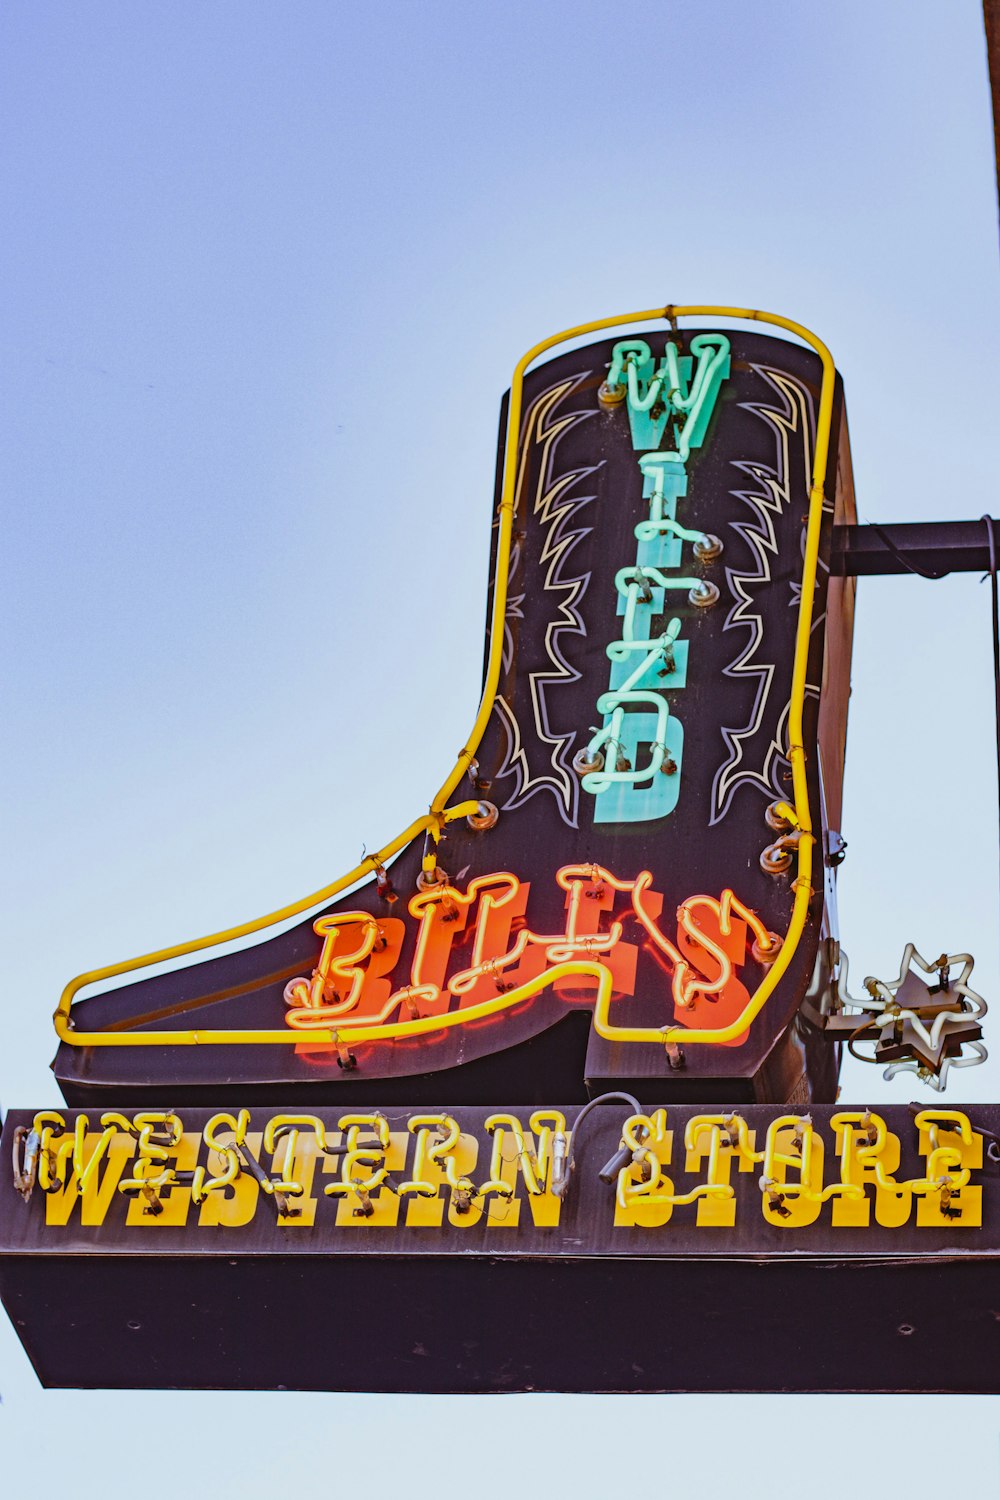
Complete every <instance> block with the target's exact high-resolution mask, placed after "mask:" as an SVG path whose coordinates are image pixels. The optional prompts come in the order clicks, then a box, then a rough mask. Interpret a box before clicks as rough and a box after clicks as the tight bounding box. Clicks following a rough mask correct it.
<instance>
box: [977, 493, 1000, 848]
mask: <svg viewBox="0 0 1000 1500" xmlns="http://www.w3.org/2000/svg"><path fill="white" fill-rule="evenodd" d="M979 519H980V520H981V521H982V522H983V524H984V526H985V527H986V536H987V540H988V542H989V548H990V568H989V579H990V594H991V603H992V615H993V713H994V718H995V721H996V746H997V816H998V818H1000V603H998V587H997V539H996V523H995V521H994V519H993V517H992V516H989V515H986V516H980V518H979ZM984 576H985V575H984Z"/></svg>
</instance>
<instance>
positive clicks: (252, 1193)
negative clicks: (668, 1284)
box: [14, 1107, 984, 1233]
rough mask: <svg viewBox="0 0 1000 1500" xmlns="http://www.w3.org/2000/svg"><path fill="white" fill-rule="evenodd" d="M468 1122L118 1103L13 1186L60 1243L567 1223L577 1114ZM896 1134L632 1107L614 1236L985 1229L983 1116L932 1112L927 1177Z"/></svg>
mask: <svg viewBox="0 0 1000 1500" xmlns="http://www.w3.org/2000/svg"><path fill="white" fill-rule="evenodd" d="M464 1113H465V1112H463V1117H462V1118H459V1116H458V1115H456V1114H451V1113H447V1112H429V1113H428V1112H415V1113H412V1114H409V1115H406V1116H404V1117H402V1118H397V1119H396V1120H395V1122H394V1123H390V1120H389V1119H388V1117H387V1116H386V1115H385V1114H384V1113H382V1112H381V1111H379V1110H368V1111H365V1110H361V1111H351V1112H347V1113H344V1112H341V1113H337V1112H334V1113H333V1114H332V1115H330V1116H327V1117H324V1116H322V1115H319V1114H315V1113H301V1114H293V1113H281V1114H271V1115H268V1116H267V1118H266V1119H265V1120H264V1121H263V1122H257V1123H254V1119H253V1115H252V1112H251V1111H250V1110H248V1109H240V1110H238V1112H236V1113H232V1112H221V1113H217V1114H215V1115H213V1116H212V1117H211V1118H208V1119H206V1120H205V1121H204V1123H202V1124H190V1123H188V1124H186V1123H185V1121H184V1119H183V1117H182V1116H181V1115H179V1114H177V1113H175V1112H173V1111H150V1110H147V1111H141V1112H139V1113H137V1114H134V1115H128V1114H123V1113H121V1112H120V1111H116V1110H108V1111H105V1112H104V1113H102V1114H101V1116H100V1119H99V1121H97V1122H95V1123H94V1124H93V1125H92V1124H91V1120H90V1118H89V1117H88V1116H87V1115H86V1114H77V1115H76V1116H75V1118H70V1119H67V1117H66V1116H65V1115H64V1114H62V1113H61V1112H60V1111H58V1110H40V1111H38V1112H37V1113H36V1114H35V1115H34V1117H30V1116H29V1117H28V1120H29V1122H30V1123H26V1124H23V1125H18V1126H17V1127H16V1137H15V1140H14V1159H15V1164H19V1172H18V1174H17V1177H16V1179H15V1185H16V1187H17V1190H18V1192H19V1193H20V1194H21V1196H22V1198H23V1199H24V1200H25V1201H28V1200H30V1199H31V1197H32V1195H33V1191H34V1189H35V1187H36V1186H37V1188H38V1189H39V1191H40V1193H41V1195H42V1196H43V1198H44V1205H45V1209H44V1222H45V1226H46V1228H47V1230H48V1231H50V1232H52V1231H58V1230H60V1229H63V1228H66V1227H69V1226H71V1225H72V1223H73V1222H74V1220H75V1221H76V1222H78V1223H79V1224H80V1225H82V1226H90V1227H94V1226H98V1225H101V1224H103V1223H104V1222H105V1221H106V1220H107V1219H108V1218H109V1217H110V1216H111V1215H112V1213H113V1212H114V1205H115V1203H116V1202H119V1203H120V1202H121V1199H122V1198H124V1199H125V1200H127V1209H126V1212H125V1221H124V1222H125V1227H126V1229H132V1230H135V1229H138V1228H143V1227H148V1228H152V1229H156V1230H158V1231H164V1230H170V1229H178V1228H182V1227H184V1226H185V1225H188V1224H191V1225H195V1226H197V1227H200V1228H211V1229H224V1230H227V1231H229V1232H230V1233H232V1232H235V1231H238V1230H240V1229H242V1228H245V1227H246V1226H247V1225H249V1224H250V1223H252V1222H253V1220H254V1218H255V1216H256V1215H258V1213H260V1212H261V1211H262V1210H266V1211H267V1212H269V1213H270V1215H271V1218H272V1222H274V1223H275V1224H276V1225H277V1226H278V1227H279V1228H283V1229H291V1230H295V1229H305V1228H311V1227H312V1226H313V1225H315V1224H317V1222H320V1221H321V1218H322V1216H323V1215H324V1214H329V1222H330V1223H331V1224H332V1225H335V1226H336V1227H337V1228H338V1229H351V1228H355V1227H360V1226H367V1227H370V1228H373V1229H380V1228H381V1229H391V1228H394V1227H397V1226H399V1227H406V1228H414V1229H419V1228H424V1229H426V1228H437V1229H441V1228H443V1227H446V1226H447V1227H450V1228H454V1229H459V1230H463V1231H469V1230H473V1229H475V1228H476V1227H477V1226H480V1225H482V1227H484V1228H489V1229H491V1230H492V1229H496V1230H500V1231H502V1232H504V1233H508V1232H510V1231H511V1230H515V1229H517V1228H519V1227H521V1228H524V1227H526V1225H525V1223H524V1221H523V1220H522V1218H521V1207H522V1202H525V1203H526V1205H527V1207H528V1209H529V1213H530V1226H531V1227H533V1228H535V1229H538V1228H546V1227H548V1228H555V1227H558V1226H559V1225H560V1224H561V1222H562V1220H563V1213H564V1209H566V1208H568V1207H569V1206H570V1205H572V1203H573V1202H574V1197H575V1195H573V1194H568V1193H567V1191H566V1188H567V1180H566V1175H565V1170H564V1168H565V1163H566V1160H567V1154H568V1152H569V1150H570V1148H571V1146H572V1145H573V1135H574V1129H575V1127H570V1126H569V1125H567V1117H566V1114H565V1112H564V1111H563V1110H561V1109H554V1108H549V1107H546V1108H538V1109H535V1110H532V1111H531V1112H530V1114H529V1115H528V1117H527V1119H525V1118H524V1115H523V1112H517V1111H512V1110H507V1111H494V1112H492V1113H490V1114H488V1115H486V1116H485V1117H482V1118H479V1119H476V1120H475V1121H469V1120H467V1119H466V1118H465V1117H464ZM893 1123H894V1124H895V1125H896V1127H897V1128H895V1129H893V1128H891V1127H890V1125H889V1123H888V1122H887V1119H886V1117H885V1116H884V1115H882V1114H878V1113H876V1112H874V1111H873V1110H870V1109H840V1110H833V1111H830V1112H828V1118H826V1119H825V1121H824V1122H822V1123H821V1122H819V1121H816V1120H814V1119H813V1117H812V1116H810V1115H801V1114H794V1113H781V1112H779V1111H774V1110H771V1111H769V1112H767V1114H766V1117H765V1118H763V1119H761V1118H759V1117H758V1112H756V1111H750V1112H749V1113H747V1114H744V1113H740V1112H737V1111H729V1112H722V1113H707V1112H704V1111H698V1110H693V1109H687V1110H683V1111H680V1110H667V1109H656V1110H653V1111H650V1112H649V1113H635V1114H632V1115H629V1116H628V1117H627V1118H626V1119H625V1120H624V1122H623V1123H622V1125H621V1127H620V1130H621V1144H622V1155H623V1157H624V1161H623V1163H622V1165H621V1166H620V1167H619V1168H618V1170H617V1171H616V1172H615V1173H614V1174H613V1176H607V1177H606V1178H605V1180H606V1181H607V1183H608V1188H609V1190H610V1191H609V1192H608V1194H607V1196H606V1198H605V1207H604V1215H605V1217H606V1219H607V1222H608V1225H609V1227H610V1228H611V1229H613V1230H618V1231H624V1230H628V1229H635V1228H638V1229H652V1230H661V1229H663V1228H665V1227H666V1226H668V1225H670V1226H671V1227H672V1228H674V1227H676V1226H677V1225H678V1220H680V1219H683V1220H684V1221H685V1222H686V1223H687V1225H688V1226H689V1227H692V1228H695V1229H699V1230H705V1229H709V1230H712V1229H714V1230H716V1231H719V1230H726V1229H731V1228H733V1227H734V1226H735V1225H736V1224H737V1222H738V1221H741V1222H742V1219H743V1218H744V1216H746V1215H749V1214H753V1215H755V1216H756V1218H757V1219H759V1220H763V1221H764V1222H765V1223H766V1224H768V1225H771V1226H772V1227H773V1228H775V1229H778V1230H782V1231H783V1232H785V1233H788V1232H794V1231H797V1230H803V1229H808V1228H810V1227H811V1226H814V1225H818V1224H820V1223H821V1222H824V1221H825V1222H826V1223H827V1224H828V1225H829V1227H831V1228H832V1229H834V1230H837V1229H840V1230H845V1229H868V1228H870V1227H874V1226H878V1227H879V1228H880V1229H883V1230H900V1229H903V1228H904V1227H906V1226H907V1225H909V1224H911V1223H914V1219H915V1227H916V1228H918V1229H931V1228H939V1229H940V1228H955V1229H960V1230H966V1231H967V1230H970V1229H977V1228H979V1227H980V1226H981V1225H982V1222H983V1213H982V1197H983V1189H982V1187H981V1186H980V1185H979V1184H978V1183H974V1182H973V1180H972V1174H973V1172H975V1171H977V1170H979V1169H981V1168H982V1165H983V1150H984V1139H983V1136H982V1134H981V1133H980V1132H978V1131H977V1130H976V1129H975V1128H974V1127H973V1124H972V1122H971V1120H970V1119H969V1117H968V1115H966V1114H964V1113H963V1112H961V1111H959V1110H947V1109H944V1110H942V1109H933V1108H932V1109H926V1110H921V1111H918V1112H917V1113H916V1115H915V1116H914V1117H913V1125H914V1126H915V1127H916V1131H917V1137H916V1143H915V1144H916V1152H917V1158H918V1159H919V1161H920V1162H921V1163H922V1168H921V1170H920V1171H919V1172H918V1173H917V1175H916V1176H907V1175H906V1174H905V1172H902V1171H901V1166H900V1164H901V1160H902V1151H903V1144H904V1138H903V1136H902V1135H901V1134H900V1132H899V1125H900V1121H899V1118H898V1114H896V1115H894V1120H893ZM823 1124H825V1125H826V1132H824V1129H823V1128H822V1125H823ZM560 1164H562V1165H561V1166H560ZM744 1186H745V1187H746V1188H750V1189H751V1193H750V1194H748V1193H747V1192H746V1191H744ZM753 1198H756V1207H755V1206H754V1204H753ZM324 1199H326V1200H330V1209H329V1210H327V1209H325V1208H324V1207H323V1200H324ZM268 1200H270V1205H269V1206H268ZM686 1209H689V1210H691V1213H690V1214H689V1215H685V1214H683V1212H682V1211H683V1210H686ZM330 1210H332V1212H330Z"/></svg>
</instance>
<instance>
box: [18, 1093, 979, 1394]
mask: <svg viewBox="0 0 1000 1500" xmlns="http://www.w3.org/2000/svg"><path fill="white" fill-rule="evenodd" d="M578 1116H580V1124H579V1126H576V1123H575V1122H576V1119H577V1117H578ZM998 1133H1000V1107H996V1106H976V1107H975V1108H974V1110H972V1111H971V1113H970V1114H965V1113H962V1112H961V1111H953V1110H946V1109H934V1108H929V1109H926V1110H919V1109H916V1108H914V1109H908V1108H899V1107H893V1108H889V1109H884V1110H881V1111H870V1110H866V1109H857V1108H851V1109H843V1110H838V1109H835V1108H820V1109H815V1110H814V1111H812V1115H811V1117H808V1116H804V1115H799V1114H795V1113H794V1112H788V1111H781V1110H778V1109H774V1108H765V1107H748V1108H746V1109H744V1110H741V1111H738V1112H733V1111H726V1112H722V1113H711V1112H708V1111H705V1110H694V1109H683V1108H673V1107H671V1108H666V1109H648V1110H646V1111H644V1112H642V1113H635V1114H632V1113H630V1109H629V1106H628V1105H627V1104H622V1105H615V1104H603V1105H600V1106H598V1107H597V1108H595V1109H593V1110H590V1111H588V1112H587V1113H586V1115H585V1116H583V1115H582V1114H581V1111H580V1109H579V1107H577V1106H572V1107H568V1108H565V1109H560V1108H559V1107H557V1106H552V1107H541V1108H535V1107H531V1106H526V1107H518V1106H512V1107H510V1108H506V1109H500V1110H489V1111H484V1110H481V1109H472V1108H459V1109H455V1108H452V1109H437V1110H420V1111H407V1112H398V1111H394V1110H387V1111H384V1112H382V1111H378V1110H367V1111H357V1112H350V1113H347V1112H339V1111H337V1110H335V1109H320V1110H318V1111H317V1112H316V1113H315V1114H309V1115H306V1114H302V1113H296V1112H293V1111H280V1110H267V1109H254V1110H248V1111H241V1110H240V1109H239V1108H238V1107H237V1108H235V1109H233V1108H227V1109H226V1110H225V1111H220V1112H216V1113H214V1114H213V1113H212V1112H210V1111H207V1110H200V1109H184V1110H181V1111H179V1112H178V1113H175V1114H168V1113H164V1112H159V1113H157V1114H153V1113H150V1112H142V1111H140V1112H138V1113H135V1112H132V1111H123V1112H118V1111H110V1112H106V1113H105V1114H104V1115H103V1116H102V1117H101V1118H100V1119H98V1118H96V1117H91V1118H89V1119H88V1118H87V1117H86V1116H85V1115H81V1114H80V1113H79V1112H77V1111H73V1110H65V1111H61V1112H58V1111H41V1112H38V1113H37V1114H35V1115H32V1114H30V1113H27V1112H18V1111H14V1112H12V1113H11V1114H10V1115H9V1116H8V1118H7V1121H6V1124H5V1126H4V1131H3V1137H2V1142H0V1146H2V1150H3V1158H4V1160H6V1161H9V1160H11V1157H12V1156H13V1159H14V1161H15V1164H16V1166H17V1169H18V1170H17V1174H16V1177H15V1179H13V1180H12V1178H11V1176H10V1175H8V1173H7V1172H6V1171H5V1172H4V1175H3V1178H2V1181H0V1225H2V1234H3V1240H2V1244H0V1289H2V1293H3V1299H4V1302H5V1304H6V1306H7V1308H8V1311H9V1313H10V1316H11V1318H12V1320H13V1322H14V1324H15V1326H16V1327H17V1329H18V1331H19V1333H20V1336H21V1338H22V1340H23V1341H24V1343H25V1345H26V1347H27V1348H28V1351H29V1353H30V1354H31V1357H32V1359H33V1360H34V1362H35V1365H36V1368H37V1369H38V1372H39V1375H40V1377H41V1378H42V1380H43V1381H51V1382H52V1383H59V1384H81V1385H89V1386H101V1385H153V1386H159V1385H191V1386H195V1385H210V1386H212V1385H214V1386H241V1387H259V1386H262V1387H269V1386H273V1385H276V1386H281V1385H296V1386H300V1387H304V1388H317V1389H373V1390H378V1389H400V1390H402V1389H424V1390H503V1389H531V1388H551V1389H566V1390H574V1389H584V1390H586V1389H594V1390H605V1389H630V1390H655V1389H748V1390H753V1389H761V1390H766V1389H782V1388H786V1387H787V1388H796V1389H877V1388H894V1389H900V1390H905V1389H913V1390H919V1389H954V1390H975V1389H980V1390H986V1389H996V1388H997V1386H998V1379H997V1373H996V1372H997V1369H1000V1365H998V1364H997V1356H998V1355H1000V1333H998V1328H1000V1324H998V1321H997V1313H996V1312H994V1311H993V1310H992V1309H993V1304H994V1303H995V1301H996V1299H995V1295H994V1292H993V1290H992V1287H993V1282H994V1280H995V1274H996V1271H995V1267H996V1265H997V1262H998V1261H1000V1177H998V1176H997V1166H996V1162H995V1159H994V1158H995V1157H996V1156H997V1155H1000V1152H998V1150H997V1135H998ZM563 1189H564V1191H563ZM834 1268H838V1269H839V1270H840V1271H841V1274H840V1275H839V1276H837V1277H832V1276H831V1275H830V1274H829V1273H830V1271H831V1270H832V1269H834ZM852 1271H853V1273H854V1274H852ZM848 1312H850V1326H851V1330H852V1332H851V1337H850V1340H849V1341H848V1342H849V1344H850V1347H849V1348H846V1347H845V1346H844V1341H843V1338H842V1329H843V1326H844V1318H845V1315H846V1314H847V1313H848ZM710 1354H711V1357H709V1356H710Z"/></svg>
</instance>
